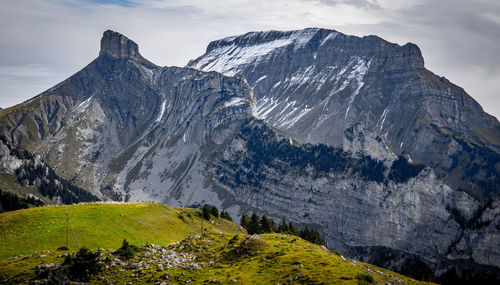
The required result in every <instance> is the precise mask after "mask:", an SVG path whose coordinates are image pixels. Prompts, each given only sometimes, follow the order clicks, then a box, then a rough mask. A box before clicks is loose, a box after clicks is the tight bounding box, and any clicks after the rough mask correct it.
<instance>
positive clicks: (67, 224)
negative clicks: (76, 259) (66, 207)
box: [66, 213, 69, 249]
mask: <svg viewBox="0 0 500 285" xmlns="http://www.w3.org/2000/svg"><path fill="white" fill-rule="evenodd" d="M68 234H69V215H68V213H66V249H69V245H68Z"/></svg>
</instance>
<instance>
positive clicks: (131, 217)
mask: <svg viewBox="0 0 500 285" xmlns="http://www.w3.org/2000/svg"><path fill="white" fill-rule="evenodd" d="M65 213H67V214H69V216H70V217H71V221H72V226H73V227H74V229H75V232H76V235H77V237H78V241H79V243H80V246H87V247H89V248H90V249H92V250H96V249H98V248H106V249H101V251H100V263H101V264H102V265H103V271H102V272H100V273H99V274H97V275H96V276H91V279H90V280H89V281H90V283H92V284H104V283H120V284H123V283H128V282H132V283H135V284H139V283H140V284H144V283H147V284H150V283H158V284H160V283H161V282H165V283H166V282H175V283H181V282H182V283H186V282H192V283H196V284H198V283H215V284H221V283H224V284H230V283H234V282H236V283H243V284H276V283H277V282H280V283H287V282H300V283H307V284H320V283H321V282H326V281H328V282H332V281H340V282H351V283H353V284H357V283H358V282H361V281H362V280H368V281H367V282H369V283H374V284H386V283H387V282H392V283H396V282H399V283H405V284H429V283H424V282H418V281H415V280H412V279H410V278H408V277H406V276H401V275H399V274H397V273H394V272H391V271H388V270H384V269H381V268H377V267H375V266H373V265H369V264H365V263H362V262H358V261H355V260H348V259H346V258H344V257H343V256H340V255H338V254H334V253H331V252H329V251H327V250H325V248H323V247H320V246H318V245H314V244H311V243H308V242H306V241H304V240H302V239H301V238H297V237H294V236H287V235H282V234H265V235H260V236H259V235H252V236H250V235H247V234H246V233H245V232H244V230H243V228H241V227H240V226H237V225H235V224H233V223H232V222H229V221H226V220H224V219H220V218H213V217H212V219H211V222H206V223H205V234H204V235H203V236H200V235H199V233H200V222H201V219H202V217H201V216H202V215H201V212H200V211H199V210H194V209H182V208H170V207H166V206H163V205H158V204H152V203H121V204H116V203H115V204H107V203H97V204H80V205H71V206H58V207H40V208H37V209H30V210H21V211H15V212H10V213H5V214H1V215H0V227H1V228H2V229H4V230H3V231H2V232H0V235H1V236H2V238H3V239H2V241H3V245H6V246H2V248H1V249H0V256H2V257H4V258H3V259H2V260H0V282H1V283H2V284H16V283H32V282H42V283H50V284H68V283H69V277H71V276H68V275H70V274H68V266H67V265H65V264H62V263H63V261H64V259H65V256H67V255H70V254H74V251H75V250H76V245H75V244H74V242H73V241H71V242H70V243H69V245H70V247H71V250H70V251H69V252H68V251H66V250H61V249H58V247H59V246H62V245H65V239H64V233H65V227H66V216H65ZM109 221H113V222H114V223H111V224H110V223H109ZM33 223H35V224H36V225H37V226H38V227H42V228H44V229H50V231H44V232H43V236H42V237H39V238H38V239H37V241H38V243H33V242H32V243H29V244H26V243H25V242H21V241H20V240H19V239H18V238H16V235H25V236H26V235H29V236H31V235H35V236H38V235H39V233H38V231H35V230H33V227H32V225H33ZM172 229H176V230H175V231H173V230H172ZM33 238H34V236H32V237H31V239H29V240H30V241H33ZM124 238H126V239H127V241H129V242H130V243H131V244H132V245H140V244H142V246H140V247H139V252H137V253H136V254H135V256H134V257H131V258H129V259H126V258H124V257H122V256H120V255H118V254H116V253H115V250H113V249H117V248H118V247H119V246H120V245H121V243H122V241H123V239H124ZM23 241H26V239H24V240H23ZM34 250H36V252H33V251H34ZM20 254H22V255H20ZM6 255H7V256H9V257H8V258H5V256H6ZM71 280H73V281H77V280H75V279H71ZM188 280H189V281H188ZM232 280H235V281H232ZM290 280H292V281H290ZM369 283H366V284H369Z"/></svg>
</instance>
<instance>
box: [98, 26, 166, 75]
mask: <svg viewBox="0 0 500 285" xmlns="http://www.w3.org/2000/svg"><path fill="white" fill-rule="evenodd" d="M99 56H100V57H103V56H104V57H109V58H112V59H133V60H135V61H137V62H140V63H141V64H143V65H145V66H147V67H149V68H151V67H155V66H156V65H154V64H153V63H151V62H149V61H148V60H146V59H145V58H143V57H142V55H141V54H140V53H139V46H138V45H137V44H136V43H135V42H134V41H132V40H131V39H129V38H127V37H126V36H124V35H122V34H120V33H118V32H115V31H111V30H107V31H105V32H104V34H103V35H102V39H101V51H100V52H99Z"/></svg>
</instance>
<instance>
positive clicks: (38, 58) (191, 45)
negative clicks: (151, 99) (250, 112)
mask: <svg viewBox="0 0 500 285" xmlns="http://www.w3.org/2000/svg"><path fill="white" fill-rule="evenodd" d="M306 27H320V28H328V29H335V30H337V31H339V32H342V33H345V34H350V35H356V36H365V35H377V36H380V37H382V38H384V39H386V40H388V41H391V42H395V43H398V44H401V45H402V44H405V43H407V42H412V43H415V44H417V45H418V46H419V47H420V49H421V51H422V53H423V56H424V59H425V66H426V67H427V68H428V69H429V70H431V71H433V72H434V73H436V74H438V75H440V76H445V77H446V78H448V79H449V80H450V81H452V82H453V83H455V84H457V85H459V86H461V87H463V88H464V89H465V90H466V91H467V93H469V95H471V96H472V97H473V98H474V99H475V100H476V101H478V102H479V103H480V104H481V106H482V107H483V109H485V111H486V112H488V113H489V114H491V115H494V116H496V117H497V118H500V92H499V91H498V89H499V88H500V1H498V0H273V1H269V0H80V1H69V0H2V2H1V4H0V50H1V53H0V107H2V108H5V107H9V106H12V105H15V104H18V103H20V102H22V101H24V100H27V99H29V98H31V97H33V96H35V95H37V94H39V93H41V92H43V91H44V90H46V89H48V88H50V87H52V86H53V85H55V84H57V83H59V82H61V81H62V80H64V79H66V78H68V77H69V76H71V75H72V74H74V73H75V72H77V71H78V70H80V69H81V68H83V67H84V66H85V65H87V64H88V63H90V62H91V61H92V60H93V59H95V58H96V57H97V55H98V53H99V45H100V38H101V36H102V33H103V32H104V31H105V30H107V29H112V30H115V31H118V32H120V33H122V34H124V35H126V36H127V37H129V38H130V39H132V40H134V41H135V42H136V43H137V44H138V45H139V49H140V52H141V54H142V55H143V56H144V57H145V58H147V59H148V60H150V61H152V62H153V63H155V64H157V65H160V66H184V65H186V64H187V62H188V61H189V60H190V59H194V58H196V57H198V56H200V55H202V54H203V53H204V51H205V49H206V46H207V45H208V43H209V42H210V41H212V40H216V39H219V38H223V37H227V36H232V35H238V34H243V33H246V32H249V31H263V30H264V31H265V30H295V29H302V28H306Z"/></svg>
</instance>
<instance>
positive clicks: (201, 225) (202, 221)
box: [201, 215, 205, 236]
mask: <svg viewBox="0 0 500 285" xmlns="http://www.w3.org/2000/svg"><path fill="white" fill-rule="evenodd" d="M204 219H205V218H203V215H202V216H201V236H203V220H204Z"/></svg>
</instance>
